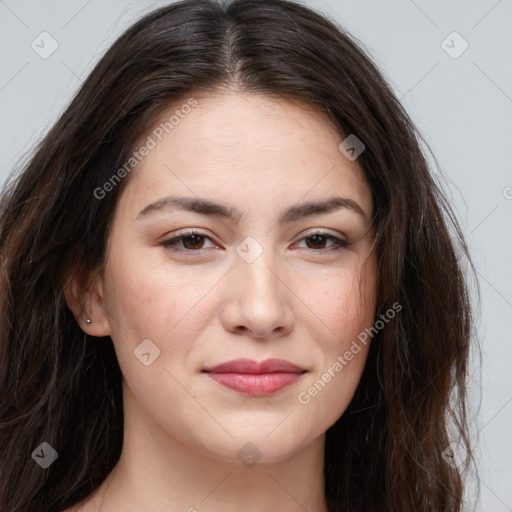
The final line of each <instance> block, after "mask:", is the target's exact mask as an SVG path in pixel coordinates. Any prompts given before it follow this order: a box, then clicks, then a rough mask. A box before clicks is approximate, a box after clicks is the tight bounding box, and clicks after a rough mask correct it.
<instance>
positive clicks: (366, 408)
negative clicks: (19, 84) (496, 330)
mask: <svg viewBox="0 0 512 512" xmlns="http://www.w3.org/2000/svg"><path fill="white" fill-rule="evenodd" d="M227 85H235V86H236V87H237V88H238V89H239V90H240V91H241V92H244V91H247V92H257V93H263V94H268V95H272V96H274V97H283V98H293V99H298V100H302V101H305V102H307V103H308V104H310V105H312V106H314V107H316V108H317V109H318V110H321V111H322V112H323V113H325V115H326V116H327V118H328V119H329V120H330V121H331V122H332V123H333V125H334V126H335V127H336V128H337V129H338V131H339V133H340V142H341V141H342V140H343V138H344V137H346V136H347V135H349V134H356V136H357V137H358V138H359V139H360V140H361V141H362V142H363V143H364V145H365V146H366V149H365V151H364V152H363V153H362V154H361V155H360V156H359V158H358V163H359V164H360V165H361V166H362V168H363V170H364V173H365V176H366V179H367V182H368V184H369V186H370V188H371V190H372V194H373V202H374V209H375V212H376V218H375V228H376V243H375V250H376V251H377V253H378V301H377V311H376V318H378V317H379V316H380V315H381V314H382V313H384V312H385V311H387V310H389V309H390V308H392V305H393V304H394V303H399V304H400V305H401V306H402V310H401V312H400V314H399V315H397V316H396V318H395V319H394V321H392V322H389V323H388V324H387V325H386V326H385V328H384V329H382V330H381V331H379V332H378V334H377V335H375V338H374V339H373V341H372V343H371V345H370V351H369V355H368V360H367V363H366V366H365V370H364V372H363V375H362V378H361V381H360V383H359V386H358V389H357V391H356V394H355V396H354V398H353V400H352V402H351V403H350V405H349V407H348V409H347V410H346V412H345V413H344V414H343V415H342V416H341V417H340V418H339V419H338V421H337V422H336V423H335V424H334V425H333V426H332V427H330V428H329V429H328V431H327V433H326V451H325V484H326V486H325V494H326V497H327V499H328V502H329V506H330V510H332V511H335V510H343V511H350V512H363V511H365V512H367V511H370V510H371V511H373V512H380V511H390V512H391V511H394V512H398V511H400V512H405V511H407V512H410V511H414V512H427V511H428V512H444V511H450V512H457V511H460V510H462V506H463V489H464V486H463V481H464V480H463V473H464V469H467V468H468V465H469V463H470V462H472V457H471V446H470V443H469V439H468V437H469V436H468V421H467V397H466V370H467V364H468V356H469V348H470V339H471V337H472V331H473V319H472V312H471V307H470V306H471V301H470V297H469V293H468V285H467V277H466V274H465V271H464V266H463V265H464V262H466V263H467V262H470V259H469V256H468V251H467V247H466V245H465V243H464V240H463V236H462V234H461V230H460V227H459V226H458V224H457V221H456V219H455V216H454V215H453V212H452V210H451V208H450V206H449V204H448V202H447V200H446V199H445V195H444V193H443V192H442V189H441V187H440V185H439V184H438V183H437V181H436V180H435V179H434V178H433V175H432V174H431V172H430V170H429V166H428V164H427V160H426V157H425V155H424V153H423V152H422V150H421V148H420V142H421V141H423V139H422V138H421V136H420V135H419V133H418V131H417V129H416V128H415V126H414V125H413V123H412V121H411V119H410V118H409V116H408V115H407V113H406V112H405V111H404V109H403V107H402V106H401V105H400V103H399V101H398V100H397V98H396V97H395V95H394V94H393V92H392V90H391V89H390V87H389V86H388V85H387V83H386V81H385V79H384V78H383V76H382V74H381V72H380V71H379V70H378V69H377V67H376V66H375V65H374V64H373V63H372V60H371V59H370V58H369V57H368V55H367V52H366V51H365V50H364V49H363V45H362V44H361V43H360V42H359V41H357V40H356V39H355V38H354V37H352V36H350V35H349V34H347V33H346V32H345V31H344V29H343V28H342V27H340V26H339V25H338V24H336V23H335V22H334V21H330V20H329V19H327V17H324V16H323V15H322V14H320V13H315V12H314V11H312V10H310V9H308V8H306V7H304V6H302V5H300V4H298V3H294V2H291V1H286V0H258V1H254V0H234V1H230V2H225V3H219V2H214V1H210V0H186V1H181V2H177V3H174V4H171V5H169V6H166V7H163V8H160V9H158V10H155V11H153V12H151V13H149V14H148V15H146V16H145V17H143V18H142V19H141V20H140V21H138V22H137V23H135V24H134V25H133V26H132V27H130V28H129V29H128V30H127V31H126V32H125V33H124V34H123V35H122V36H121V37H119V39H118V40H117V41H116V42H115V43H114V44H113V45H112V47H111V48H110V49H109V50H108V51H107V52H106V54H105V55H104V56H103V58H102V59H101V60H100V61H99V63H98V64H97V65H96V66H95V68H94V69H93V71H92V72H91V74H90V76H89V77H88V78H87V79H86V80H85V82H84V83H83V85H82V86H81V87H80V90H79V91H78V92H77V94H76V95H75V97H74V98H73V100H72V101H71V103H70V105H69V106H68V107H67V108H66V110H65V111H64V113H63V114H62V115H61V117H60V119H59V120H58V121H57V122H56V123H55V125H54V126H53V128H52V129H51V130H50V131H49V133H48V134H47V135H46V137H45V138H44V139H43V140H42V141H41V143H40V144H39V145H38V146H37V148H35V149H34V152H33V154H32V155H31V158H30V160H29V161H28V162H27V163H26V165H25V166H24V167H23V169H22V172H20V173H19V175H15V174H14V173H13V174H12V175H11V176H10V179H9V181H8V182H7V184H6V185H5V188H4V191H3V195H2V201H1V211H0V251H1V252H0V257H1V274H0V315H1V317H0V400H1V408H0V453H1V457H0V507H1V510H2V511H9V512H54V511H60V510H63V509H64V508H67V507H69V506H71V505H72V504H74V503H77V502H78V501H80V500H82V499H84V498H85V497H87V496H88V495H89V494H90V493H91V492H92V491H93V490H94V489H96V488H97V487H98V486H99V485H100V484H101V482H102V481H103V480H104V479H105V478H106V476H107V475H108V474H109V472H110V471H111V470H112V468H113V467H114V465H115V464H116V462H117V460H118V459H119V456H120V453H121V447H122V441H123V410H122V388H121V371H120V368H119V365H118V362H117V359H116V355H115V352H114V349H113V345H112V341H111V339H110V338H109V337H105V338H95V337H90V336H88V335H86V334H85V333H84V332H83V331H82V330H81V328H80V327H79V325H78V324H77V321H76V319H75V318H74V316H73V314H72V313H71V311H70V310H69V308H68V307H67V305H66V302H65V299H64V294H63V289H64V286H65V284H66V282H67V280H68V279H69V277H70V275H71V273H72V272H75V271H76V272H78V271H79V272H82V273H83V275H84V276H85V275H87V272H89V271H92V270H94V269H97V268H100V267H101V266H102V265H103V262H104V256H105V249H106V243H107V241H108V236H109V228H110V224H111V221H112V214H113V212H114V209H115V206H116V204H117V201H118V198H119V195H120V194H121V192H122V190H123V189H124V187H125V186H126V184H127V183H128V182H129V180H130V177H131V174H129V175H127V176H126V177H125V178H123V180H122V181H121V182H120V183H119V184H118V185H117V186H115V187H113V189H112V190H111V191H110V192H109V193H108V194H106V195H105V197H103V198H102V199H98V198H97V197H96V196H95V194H94V191H95V190H97V189H98V187H102V186H103V185H104V184H105V183H106V182H107V181H108V180H109V179H110V178H111V177H112V175H113V171H115V170H117V169H119V168H121V166H123V164H124V163H125V162H126V161H127V160H128V159H129V158H130V156H131V153H132V152H133V151H134V148H135V147H136V143H137V141H138V140H140V138H141V137H143V136H144V135H145V134H147V130H148V129H149V128H150V127H151V126H152V123H154V122H155V120H156V119H157V118H158V116H160V115H161V114H162V112H164V110H165V109H166V108H167V107H168V105H170V104H171V103H174V102H177V101H178V99H180V98H186V97H190V96H191V95H193V94H195V93H197V94H200V93H205V94H208V93H212V92H214V91H218V90H220V89H221V88H222V87H225V86H227ZM423 142H424V141H423ZM425 144H426V143H425ZM426 146H427V147H428V145H426ZM134 172H136V170H135V171H134ZM469 268H472V266H471V264H470V265H469ZM85 285H86V283H85V280H84V286H85ZM449 424H452V425H454V434H455V437H453V436H452V435H449V432H448V426H449ZM453 440H455V441H458V442H459V443H460V444H461V446H463V449H464V450H465V451H466V452H467V454H468V457H467V459H466V463H465V465H463V466H460V467H459V468H457V467H452V465H450V464H448V463H446V462H445V460H444V458H443V456H442V454H443V451H444V450H445V449H446V448H447V447H448V446H449V445H450V443H451V442H452V441H453ZM43 441H46V442H47V443H49V444H50V445H51V446H52V447H54V448H55V449H56V450H57V452H58V459H57V460H56V461H55V462H54V463H53V464H52V465H51V466H50V467H48V468H47V469H45V470H42V469H41V468H40V467H39V465H37V464H35V463H34V461H33V460H32V458H31V454H32V452H33V451H34V449H35V448H36V447H37V446H38V445H40V444H41V443H42V442H43Z"/></svg>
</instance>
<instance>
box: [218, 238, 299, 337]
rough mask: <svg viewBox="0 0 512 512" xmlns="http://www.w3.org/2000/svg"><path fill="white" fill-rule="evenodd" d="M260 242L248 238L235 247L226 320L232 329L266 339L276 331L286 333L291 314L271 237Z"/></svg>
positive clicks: (278, 259)
mask: <svg viewBox="0 0 512 512" xmlns="http://www.w3.org/2000/svg"><path fill="white" fill-rule="evenodd" d="M260 240H261V241H260ZM260 240H256V238H254V237H252V236H249V237H247V238H246V239H245V240H243V241H242V242H241V243H240V244H239V245H238V246H237V248H236V252H237V255H236V258H235V261H234V272H233V273H232V281H231V283H230V284H229V286H230V289H229V297H230V299H229V301H230V303H231V304H230V306H229V310H230V311H231V314H230V315H228V317H229V322H230V323H231V324H232V326H231V327H233V328H237V329H239V328H240V327H245V328H247V329H249V330H250V331H252V333H253V335H255V336H257V337H267V336H269V335H270V334H271V332H272V331H274V330H276V329H279V330H280V331H282V330H284V331H288V330H289V327H290V325H291V320H292V312H291V310H290V309H289V307H288V300H287V298H286V293H287V290H288V287H287V286H286V285H285V282H286V279H285V276H284V275H282V270H281V269H282V268H284V267H283V266H282V265H281V264H280V258H279V257H278V256H277V255H276V253H275V251H274V249H273V245H272V241H271V237H261V238H260ZM280 274H281V275H280ZM290 293H291V292H290Z"/></svg>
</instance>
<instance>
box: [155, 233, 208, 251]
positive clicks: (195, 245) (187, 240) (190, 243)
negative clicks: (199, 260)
mask: <svg viewBox="0 0 512 512" xmlns="http://www.w3.org/2000/svg"><path fill="white" fill-rule="evenodd" d="M205 239H206V240H210V241H211V240H212V239H211V238H210V237H209V236H206V235H204V234H202V233H199V232H197V231H182V232H181V233H178V234H177V235H175V236H173V237H171V238H168V239H167V240H164V241H163V242H160V245H163V246H164V247H166V248H168V249H169V250H171V251H178V252H199V251H200V250H201V249H203V246H204V241H205ZM179 242H182V244H183V246H184V247H185V248H184V249H183V248H181V247H177V245H178V243H179Z"/></svg>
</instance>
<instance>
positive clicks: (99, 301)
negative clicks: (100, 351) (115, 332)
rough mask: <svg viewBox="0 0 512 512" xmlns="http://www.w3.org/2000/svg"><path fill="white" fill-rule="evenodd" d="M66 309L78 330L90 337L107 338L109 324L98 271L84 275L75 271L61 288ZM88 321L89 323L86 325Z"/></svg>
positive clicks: (101, 279) (101, 280)
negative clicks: (75, 322)
mask: <svg viewBox="0 0 512 512" xmlns="http://www.w3.org/2000/svg"><path fill="white" fill-rule="evenodd" d="M63 292H64V297H65V300H66V304H67V306H68V308H69V309H70V310H71V311H72V312H73V315H74V317H75V318H76V321H77V322H78V325H79V326H80V328H81V329H82V330H83V331H84V332H85V333H86V334H90V335H91V336H108V335H109V334H110V323H109V321H108V315H107V313H108V312H107V309H106V307H105V304H104V301H103V278H102V277H101V273H100V271H99V269H98V270H96V271H94V272H93V273H90V274H85V273H84V272H81V271H80V270H75V271H74V273H73V274H72V275H71V276H70V277H69V278H68V280H67V282H66V284H65V285H64V288H63ZM86 319H90V320H91V323H89V324H88V323H86V322H85V321H86Z"/></svg>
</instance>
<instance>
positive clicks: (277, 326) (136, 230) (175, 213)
mask: <svg viewBox="0 0 512 512" xmlns="http://www.w3.org/2000/svg"><path fill="white" fill-rule="evenodd" d="M195 98H196V100H197V104H196V106H194V107H193V108H182V109H180V108H179V107H180V106H179V105H178V106H174V107H173V108H172V109H170V110H169V112H166V113H165V115H164V116H162V122H164V123H165V121H168V120H169V118H170V117H171V116H172V115H173V114H175V110H179V111H180V112H179V115H178V116H177V117H176V118H175V119H174V124H172V129H170V128H169V126H171V125H170V124H168V125H167V126H166V128H167V131H168V132H169V133H168V134H166V131H165V130H162V127H160V131H158V130H157V131H153V132H151V133H149V134H147V135H149V136H150V137H151V138H152V139H153V141H154V142H155V144H154V145H153V143H151V142H148V141H149V139H147V135H146V137H145V138H144V139H143V141H142V143H145V144H146V147H147V148H148V151H147V155H146V156H145V157H144V158H143V159H142V160H141V161H140V163H138V164H137V166H136V167H135V169H134V170H133V171H131V172H133V173H134V175H133V176H132V178H133V179H132V181H131V182H130V183H129V184H128V185H127V187H126V189H125V190H124V191H123V193H122V195H121V197H120V199H119V202H118V204H117V208H116V212H115V216H114V221H113V225H112V230H111V236H110V238H109V246H108V251H107V258H106V264H105V268H104V274H103V278H102V281H100V282H101V290H102V291H101V294H102V296H103V306H104V310H105V315H106V316H105V319H106V321H107V322H108V327H109V332H108V333H107V334H110V336H111V338H112V340H113V343H114V346H115V350H116V353H117V356H118V359H119V364H120V367H121V370H122V372H123V375H124V383H123V386H124V393H125V407H126V409H127V410H126V412H125V420H126V421H130V418H133V417H134V415H136V416H137V417H138V419H139V421H142V422H143V423H145V422H148V423H150V424H151V425H153V426H155V425H156V426H157V427H158V428H159V429H161V431H162V432H164V434H166V435H168V436H171V437H172V438H174V439H175V440H178V441H179V442H180V443H181V444H182V445H184V446H187V447H189V448H191V449H193V450H199V451H201V452H208V454H209V455H210V456H211V455H213V456H214V457H222V458H223V459H233V460H234V459H235V458H236V457H238V458H240V456H241V454H240V453H239V451H240V450H241V449H242V447H244V446H245V448H243V450H245V452H244V451H242V452H241V453H242V454H244V455H249V456H251V455H253V458H254V457H260V456H261V457H262V458H261V461H262V462H272V461H278V460H283V459H284V458H285V457H287V456H290V455H291V454H292V453H293V452H296V451H297V450H299V449H302V448H304V447H306V446H307V445H308V444H309V443H311V442H313V441H314V440H315V439H318V438H319V437H320V436H322V434H323V433H324V432H325V431H326V430H327V428H329V427H330V426H331V425H333V424H334V423H335V421H336V420H337V419H338V418H339V417H340V416H341V415H342V414H343V412H344V411H345V409H346V407H347V406H348V404H349V402H350V400H351V398H352V396H353V394H354V391H355V389H356V387H357V385H358V382H359V380H360V376H361V373H362V371H363V367H364V364H365V360H366V357H367V352H368V343H367V344H366V345H365V344H363V343H361V342H360V341H358V335H360V333H362V332H363V331H364V329H365V328H368V327H371V326H372V325H373V321H374V312H375V293H376V264H375V257H374V252H373V251H371V254H370V248H371V246H372V241H373V238H372V237H373V234H374V233H373V231H372V230H371V229H370V223H371V219H372V215H373V211H372V199H371V192H370V189H369V187H368V186H367V184H366V182H365V179H364V176H363V173H362V171H361V169H360V168H359V166H358V165H357V160H355V161H351V160H349V159H348V158H346V157H345V156H344V154H343V153H342V152H340V150H339V148H338V146H339V144H340V143H341V142H342V140H343V138H342V137H340V136H339V135H338V134H337V133H336V131H335V130H334V129H333V128H332V127H331V126H330V125H329V124H328V122H327V121H326V120H325V119H324V118H323V117H321V116H320V115H318V114H316V113H314V112H313V111H312V110H311V109H310V108H309V107H308V106H307V105H304V104H300V103H296V102H291V101H289V100H276V99H272V98H269V97H266V96H260V95H252V94H247V93H236V92H229V93H225V94H223V95H217V96H209V97H207V98H200V97H197V96H196V97H195ZM185 103H186V101H184V102H183V104H185ZM189 104H190V103H189ZM185 112H186V113H185ZM178 118H179V122H176V119H178ZM159 123H160V121H159ZM155 128H158V127H157V126H155ZM162 131H163V134H164V135H165V136H163V137H162V134H161V132H162ZM155 134H158V135H159V137H158V136H157V135H155ZM160 138H161V140H159V139H160ZM153 146H154V147H153ZM142 153H146V151H142ZM168 196H172V197H173V198H174V199H176V200H179V201H180V203H181V206H180V204H179V203H177V202H176V203H174V204H173V203H172V202H171V201H170V200H169V201H167V202H164V201H163V199H164V198H166V197H168ZM334 198H342V199H340V200H338V201H337V202H336V203H335V207H333V208H331V209H328V208H315V207H306V208H304V205H305V204H306V203H310V202H319V203H322V204H324V203H327V202H328V201H329V200H332V199H334ZM159 201H160V203H159V206H153V207H152V206H150V205H152V204H155V202H159ZM206 201H208V202H209V203H212V204H213V203H215V205H219V206H215V207H212V206H208V205H205V204H203V202H206ZM322 210H324V211H322ZM229 212H231V213H232V216H230V215H228V213H229ZM185 230H191V231H193V232H194V233H196V235H193V236H191V235H190V233H184V231H185ZM315 233H321V234H320V235H316V236H315ZM180 234H181V235H183V236H184V237H185V238H182V239H178V240H176V241H174V243H173V245H167V246H166V245H165V242H166V241H167V240H169V239H170V238H171V237H174V236H178V235H180ZM187 236H188V238H187ZM330 237H335V238H330ZM336 238H337V239H339V240H340V241H346V240H351V241H356V242H357V243H354V244H352V245H349V246H343V245H337V241H336ZM369 254H370V256H369ZM368 256H369V257H368ZM365 261H366V264H365V265H363V264H364V263H365ZM354 341H356V342H357V346H358V347H359V350H356V349H355V348H354V343H353V342H354ZM347 352H350V353H351V354H352V357H350V356H348V355H347ZM242 358H243V359H251V360H253V361H256V362H261V361H264V360H267V359H282V360H285V361H287V362H289V363H292V364H293V365H295V366H296V367H298V369H299V373H297V370H295V371H287V372H281V375H276V373H277V372H276V370H279V369H281V370H283V369H286V368H284V367H273V368H272V367H270V368H267V369H265V368H260V371H261V372H262V373H260V374H259V375H258V374H257V375H254V374H253V375H247V374H245V375H244V373H246V372H248V371H250V370H248V369H247V368H245V369H244V368H243V367H238V368H236V367H235V368H234V369H233V368H230V369H229V368H228V369H227V370H231V371H227V373H226V372H224V373H223V372H222V371H220V372H218V373H215V372H212V373H208V372H206V371H205V369H206V368H212V367H214V366H216V365H219V364H220V363H225V362H229V361H233V360H236V359H242ZM342 361H343V362H342ZM336 363H338V364H336ZM340 366H341V369H340ZM236 370H238V372H237V371H236ZM272 370H274V371H272ZM256 371H257V370H256ZM300 372H302V373H300ZM265 373H266V375H265ZM270 373H271V375H270ZM326 375H327V376H326ZM329 377H330V378H329ZM283 386H284V387H283ZM246 443H251V445H247V444H246ZM251 450H254V452H255V453H252V454H251V453H250V452H251ZM246 452H249V453H246ZM237 454H238V455H237Z"/></svg>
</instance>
